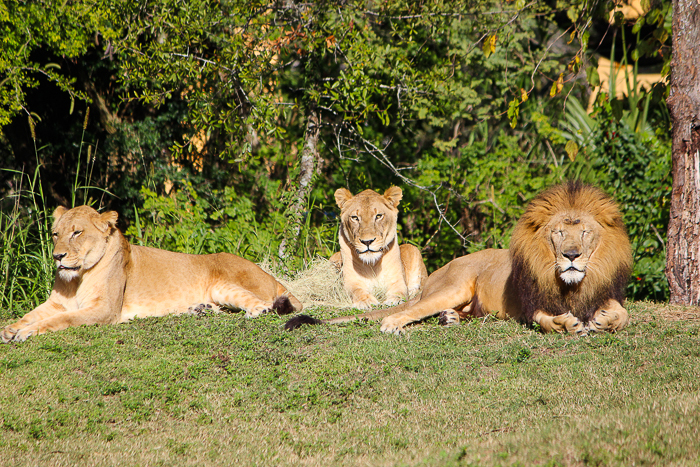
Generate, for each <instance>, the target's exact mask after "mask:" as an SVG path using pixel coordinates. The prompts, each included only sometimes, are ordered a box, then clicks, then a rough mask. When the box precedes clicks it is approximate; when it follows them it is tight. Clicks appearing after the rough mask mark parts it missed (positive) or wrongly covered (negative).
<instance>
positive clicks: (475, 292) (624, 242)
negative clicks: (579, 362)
mask: <svg viewBox="0 0 700 467" xmlns="http://www.w3.org/2000/svg"><path fill="white" fill-rule="evenodd" d="M631 269H632V249H631V247H630V243H629V239H628V238H627V233H626V232H625V227H624V225H623V223H622V216H621V215H620V211H619V210H618V207H617V205H616V204H615V202H614V201H613V200H612V198H610V197H609V196H608V195H606V194H605V193H603V192H602V191H601V190H599V189H598V188H595V187H593V186H590V185H585V184H582V183H580V182H567V183H564V184H562V185H558V186H555V187H553V188H550V189H549V190H547V191H545V192H544V193H542V194H540V195H539V196H537V197H536V198H535V199H534V200H533V201H532V202H531V203H530V204H529V205H528V207H527V209H526V211H525V214H523V216H522V217H521V218H520V220H519V221H518V223H517V225H516V226H515V230H514V231H513V236H512V239H511V243H510V250H494V249H490V250H484V251H480V252H477V253H473V254H471V255H467V256H463V257H461V258H457V259H455V260H453V261H451V262H449V263H448V264H447V265H445V266H443V267H442V268H440V269H438V270H437V271H435V272H433V273H432V274H431V275H430V277H428V280H427V281H426V284H425V287H424V289H423V292H422V294H421V296H420V297H418V298H415V299H413V300H411V301H410V302H408V303H405V304H402V305H400V306H398V307H393V308H388V309H384V310H376V311H373V312H370V313H364V314H362V315H356V316H349V317H340V318H335V319H331V320H326V321H321V320H318V319H315V318H310V317H306V316H305V315H300V316H298V317H295V318H292V319H291V320H290V321H289V322H287V325H286V326H285V327H286V328H287V329H294V328H296V327H298V326H299V325H301V324H306V323H308V324H318V323H321V322H327V323H339V322H344V321H349V320H352V319H357V318H364V319H373V320H378V319H381V318H384V319H383V321H382V324H381V330H382V332H387V333H395V334H398V333H400V332H402V330H403V329H404V326H406V325H407V324H409V323H412V322H415V321H419V320H422V319H424V318H427V317H429V316H433V315H437V314H440V323H441V324H455V323H458V322H459V320H460V319H463V318H467V317H478V316H484V315H485V314H487V313H494V314H495V315H496V316H497V317H499V318H503V319H505V318H509V317H510V318H514V319H517V320H518V321H520V322H523V323H525V324H532V323H537V324H538V325H539V326H540V329H541V330H542V331H544V332H552V331H554V332H575V333H577V334H579V335H585V334H587V333H588V332H591V331H611V332H615V331H619V330H621V329H623V328H624V327H625V326H627V324H628V322H629V315H628V313H627V310H625V309H624V308H623V306H622V303H623V302H624V299H625V286H626V284H627V281H628V279H629V275H630V271H631Z"/></svg>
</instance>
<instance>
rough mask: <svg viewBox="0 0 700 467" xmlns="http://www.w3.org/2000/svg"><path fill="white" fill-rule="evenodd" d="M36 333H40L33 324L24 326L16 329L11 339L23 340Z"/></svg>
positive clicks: (15, 340)
mask: <svg viewBox="0 0 700 467" xmlns="http://www.w3.org/2000/svg"><path fill="white" fill-rule="evenodd" d="M37 334H41V332H39V330H38V329H37V328H36V327H35V326H27V327H26V328H22V329H20V330H19V331H17V334H15V337H14V338H13V339H12V340H13V341H14V342H24V341H26V340H27V339H29V338H30V337H32V336H35V335H37Z"/></svg>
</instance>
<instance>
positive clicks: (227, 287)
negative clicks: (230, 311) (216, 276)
mask: <svg viewBox="0 0 700 467" xmlns="http://www.w3.org/2000/svg"><path fill="white" fill-rule="evenodd" d="M211 301H212V302H214V303H215V304H216V305H219V306H224V307H227V308H234V309H240V310H243V311H245V317H246V318H257V317H258V316H260V315H261V314H263V313H268V312H269V311H271V310H272V302H267V301H264V300H261V299H260V298H259V297H258V296H257V295H255V294H254V293H252V292H251V291H249V290H246V289H244V288H242V287H238V286H236V285H232V284H217V285H216V286H214V287H213V288H212V290H211Z"/></svg>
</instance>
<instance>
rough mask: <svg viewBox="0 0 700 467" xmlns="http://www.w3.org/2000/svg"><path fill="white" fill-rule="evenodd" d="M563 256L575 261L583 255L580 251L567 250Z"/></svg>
mask: <svg viewBox="0 0 700 467" xmlns="http://www.w3.org/2000/svg"><path fill="white" fill-rule="evenodd" d="M561 254H562V255H564V256H566V257H567V258H569V261H573V260H575V259H576V258H578V257H579V256H581V253H580V252H579V251H578V250H567V251H563V252H562V253H561Z"/></svg>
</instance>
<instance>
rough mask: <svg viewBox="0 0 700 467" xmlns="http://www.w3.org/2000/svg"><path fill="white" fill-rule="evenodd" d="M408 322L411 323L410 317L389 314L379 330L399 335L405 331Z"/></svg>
mask: <svg viewBox="0 0 700 467" xmlns="http://www.w3.org/2000/svg"><path fill="white" fill-rule="evenodd" d="M408 323H410V320H408V319H405V318H402V317H399V316H387V317H386V318H384V319H383V320H382V325H381V327H380V328H379V330H380V331H381V332H385V333H387V334H396V335H399V334H401V333H403V332H404V329H403V327H404V326H405V325H407V324H408Z"/></svg>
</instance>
